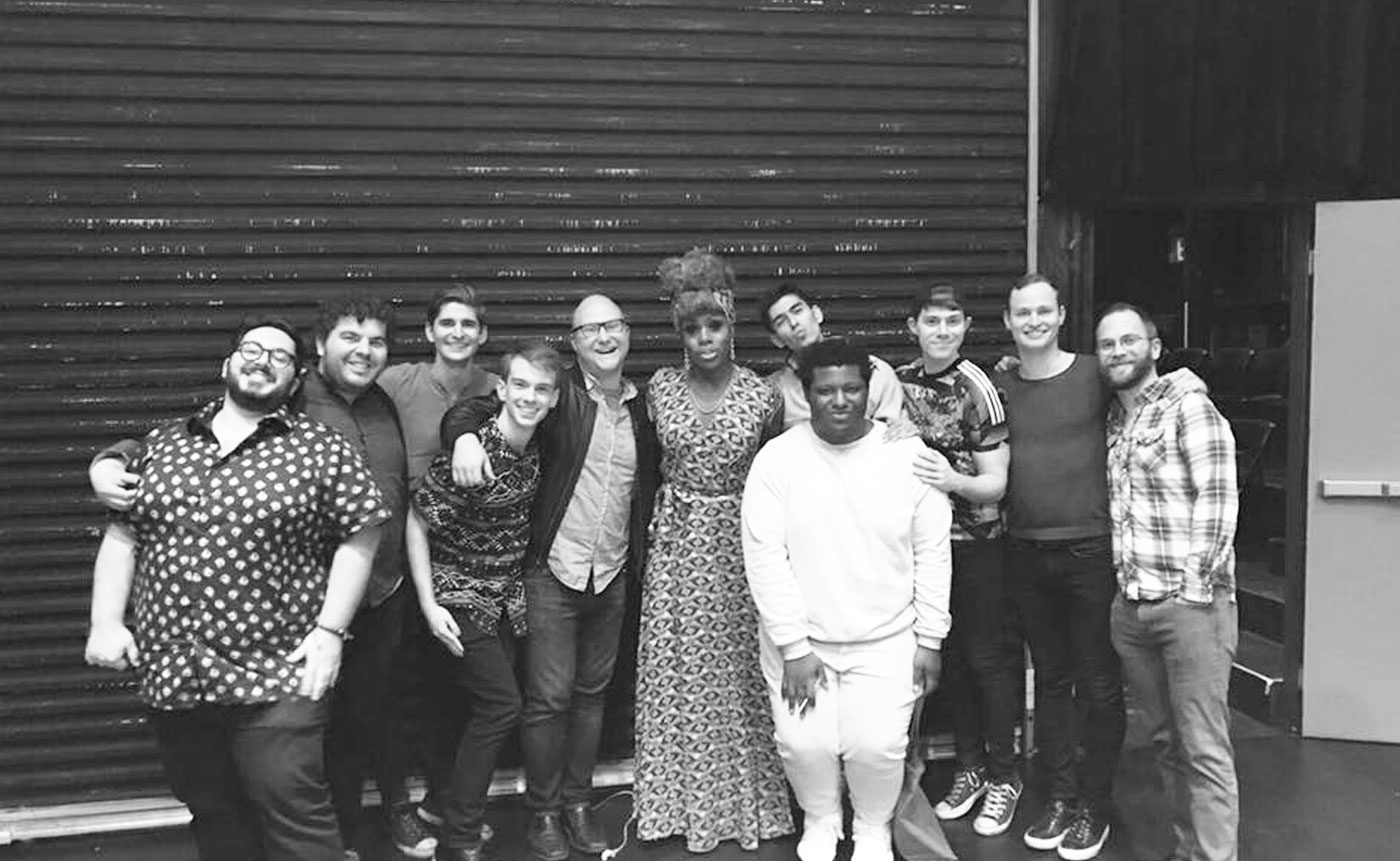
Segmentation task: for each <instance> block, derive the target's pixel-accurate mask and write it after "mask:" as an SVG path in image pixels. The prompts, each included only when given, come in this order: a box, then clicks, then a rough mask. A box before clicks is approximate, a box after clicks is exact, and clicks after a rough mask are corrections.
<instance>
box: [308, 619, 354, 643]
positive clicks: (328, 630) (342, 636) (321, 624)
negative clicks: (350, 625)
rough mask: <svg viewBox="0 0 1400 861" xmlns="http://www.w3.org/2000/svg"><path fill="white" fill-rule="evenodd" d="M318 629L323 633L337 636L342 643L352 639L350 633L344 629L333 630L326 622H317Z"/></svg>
mask: <svg viewBox="0 0 1400 861" xmlns="http://www.w3.org/2000/svg"><path fill="white" fill-rule="evenodd" d="M316 627H317V628H318V629H320V630H322V631H325V632H326V633H327V634H335V635H336V637H337V638H339V639H340V640H341V641H342V642H344V641H346V640H349V639H350V632H349V631H347V630H345V629H344V628H332V627H331V626H330V625H327V624H326V623H324V622H317V623H316Z"/></svg>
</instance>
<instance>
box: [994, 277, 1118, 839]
mask: <svg viewBox="0 0 1400 861" xmlns="http://www.w3.org/2000/svg"><path fill="white" fill-rule="evenodd" d="M1002 319H1003V322H1004V323H1005V324H1006V328H1007V329H1009V330H1010V332H1011V338H1012V340H1013V341H1014V342H1015V344H1016V353H1017V356H1018V357H1019V358H1020V366H1019V367H1017V368H1015V369H1013V370H1011V371H1008V372H1006V373H1003V374H1001V375H999V376H998V377H997V378H996V382H997V385H998V388H999V390H1000V391H1001V392H1002V394H1003V396H1004V399H1005V401H1006V418H1007V428H1008V430H1009V432H1010V444H1011V467H1010V472H1009V477H1008V482H1007V490H1006V500H1007V512H1006V513H1007V530H1008V532H1009V533H1010V535H1011V538H1010V540H1009V542H1008V545H1007V576H1008V578H1009V579H1010V580H1011V581H1012V582H1014V583H1016V584H1017V586H1016V589H1017V593H1018V598H1019V602H1020V608H1021V618H1022V621H1023V622H1024V623H1025V631H1026V640H1027V642H1028V643H1029V644H1030V648H1031V659H1032V661H1033V663H1034V665H1035V687H1036V703H1037V712H1036V721H1037V732H1036V742H1037V746H1038V748H1039V754H1038V756H1037V765H1038V767H1039V771H1040V772H1041V773H1042V774H1044V775H1045V776H1046V777H1047V778H1048V782H1049V787H1048V790H1049V803H1048V804H1047V805H1046V806H1045V808H1044V810H1043V811H1042V812H1041V814H1040V816H1039V817H1038V818H1037V819H1036V820H1035V821H1034V822H1033V823H1031V825H1030V827H1029V828H1027V829H1026V831H1025V834H1024V835H1023V839H1024V840H1025V843H1026V845H1027V846H1029V847H1030V848H1032V849H1039V850H1049V849H1054V850H1056V851H1057V852H1058V854H1059V856H1060V857H1061V858H1064V859H1066V861H1088V859H1090V858H1094V857H1095V856H1097V855H1098V854H1099V851H1100V850H1101V849H1102V848H1103V846H1104V843H1105V842H1106V841H1107V840H1108V834H1109V828H1110V824H1109V823H1110V816H1111V809H1112V802H1113V799H1112V796H1113V775H1114V771H1115V770H1116V769H1117V765H1118V755H1119V753H1120V751H1121V749H1122V746H1123V733H1124V729H1125V727H1126V726H1127V718H1126V715H1125V712H1124V708H1123V682H1122V675H1121V671H1120V669H1119V666H1118V655H1117V654H1115V653H1114V651H1113V642H1112V640H1111V638H1110V637H1109V631H1108V617H1109V609H1110V608H1111V607H1112V605H1113V595H1114V592H1115V591H1116V589H1117V587H1116V585H1115V583H1114V579H1113V555H1112V541H1111V539H1110V537H1109V522H1108V487H1107V482H1106V479H1105V475H1104V464H1105V463H1106V462H1107V452H1106V449H1105V441H1104V415H1105V413H1106V411H1107V408H1108V397H1109V396H1108V392H1107V390H1106V389H1105V388H1104V386H1103V383H1102V382H1101V381H1100V380H1099V373H1098V367H1097V364H1096V363H1095V361H1094V357H1093V356H1082V355H1076V354H1075V353H1071V352H1068V351H1066V350H1064V349H1062V348H1061V347H1060V343H1059V338H1060V328H1061V326H1063V325H1064V322H1065V307H1064V305H1062V304H1060V296H1059V291H1058V290H1056V289H1055V286H1054V285H1053V284H1051V283H1050V281H1049V280H1048V279H1046V278H1045V276H1043V275H1037V274H1031V275H1027V276H1025V277H1024V278H1022V279H1021V280H1020V281H1018V282H1017V283H1016V284H1015V285H1014V286H1013V287H1012V288H1011V290H1010V291H1009V293H1008V295H1007V300H1006V309H1005V310H1004V311H1003V312H1002ZM1077 703H1083V705H1084V710H1083V714H1082V719H1081V715H1080V714H1079V712H1078V710H1077V706H1076V704H1077ZM1080 750H1082V752H1083V755H1082V756H1080V755H1079V751H1080Z"/></svg>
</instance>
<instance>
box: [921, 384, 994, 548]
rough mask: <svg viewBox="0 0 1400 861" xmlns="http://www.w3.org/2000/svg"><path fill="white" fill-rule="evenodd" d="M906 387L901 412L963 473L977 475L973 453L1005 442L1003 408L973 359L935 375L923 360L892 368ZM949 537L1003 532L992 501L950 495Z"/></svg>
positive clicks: (985, 450)
mask: <svg viewBox="0 0 1400 861" xmlns="http://www.w3.org/2000/svg"><path fill="white" fill-rule="evenodd" d="M896 373H897V375H898V376H899V381H900V383H901V384H902V385H903V386H904V414H905V415H906V416H907V417H908V418H909V420H910V421H912V422H913V423H914V426H915V427H917V428H918V429H919V436H920V437H921V438H922V439H923V441H924V443H925V444H926V445H927V446H929V447H930V448H934V449H937V450H938V451H939V452H941V453H942V454H943V456H944V457H946V458H947V459H948V463H949V464H951V465H952V467H953V469H955V470H957V471H958V472H960V473H962V474H963V475H976V474H977V463H976V461H974V460H973V455H974V454H975V453H976V452H988V451H993V450H995V449H996V448H997V446H999V445H1001V444H1002V443H1004V442H1006V436H1007V430H1006V410H1005V408H1004V407H1003V405H1002V402H1001V397H1000V396H999V395H998V394H997V390H996V386H994V385H993V384H992V381H991V378H990V377H988V376H987V373H986V372H985V371H983V370H982V369H981V368H979V367H977V365H976V364H975V363H973V362H972V361H970V360H968V359H965V358H959V359H958V360H957V361H956V362H954V363H953V364H951V365H949V366H948V367H947V368H945V369H944V370H942V371H940V372H938V373H936V374H928V373H925V372H924V364H923V361H922V360H915V361H913V362H910V363H909V364H907V365H903V366H901V367H900V368H899V369H898V371H896ZM949 498H950V499H951V500H952V503H953V530H952V535H953V540H954V541H960V540H961V541H966V540H969V539H972V538H995V537H997V536H998V535H1000V534H1001V532H1002V525H1001V510H1000V507H999V506H998V505H997V504H996V503H995V502H988V503H977V502H969V501H968V500H966V499H964V498H962V497H961V496H958V495H956V494H950V495H949Z"/></svg>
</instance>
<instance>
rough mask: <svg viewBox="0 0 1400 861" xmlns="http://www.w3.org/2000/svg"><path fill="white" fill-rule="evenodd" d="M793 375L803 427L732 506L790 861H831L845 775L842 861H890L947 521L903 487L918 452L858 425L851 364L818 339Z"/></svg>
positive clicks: (941, 508) (936, 496) (926, 496)
mask: <svg viewBox="0 0 1400 861" xmlns="http://www.w3.org/2000/svg"><path fill="white" fill-rule="evenodd" d="M799 376H800V378H801V379H802V383H803V386H804V388H805V389H806V393H807V400H808V402H809V403H810V404H811V406H812V420H811V422H810V423H806V422H804V423H802V424H798V425H795V426H794V427H793V428H791V429H790V430H788V431H787V432H786V433H784V434H782V435H781V436H779V437H778V438H777V439H774V440H773V441H772V442H770V443H768V445H767V446H765V447H764V448H763V449H762V450H761V451H760V452H759V453H758V456H757V457H756V458H755V459H754V462H753V467H752V469H751V470H750V472H749V477H748V482H747V484H746V485H745V488H744V503H743V529H744V536H743V537H744V563H745V566H746V568H747V573H748V580H749V588H750V589H751V590H752V592H753V596H754V601H755V602H756V603H757V605H758V612H759V616H760V618H761V621H762V625H761V637H760V647H761V650H762V661H763V670H764V677H765V679H767V682H768V688H769V692H770V699H771V701H772V705H773V722H774V726H775V729H776V731H777V737H778V748H779V752H780V753H781V754H782V757H783V766H784V768H785V770H786V771H787V777H788V781H789V782H790V783H791V784H792V788H793V792H794V794H795V795H796V796H797V802H798V804H799V805H801V807H802V810H803V812H804V813H805V824H804V827H803V833H802V839H801V841H800V842H799V843H798V846H797V854H798V857H799V858H800V859H801V861H831V859H832V858H834V857H835V855H836V844H837V842H838V841H839V840H840V838H841V783H842V772H843V768H844V774H845V783H846V785H847V786H848V787H849V789H850V793H851V807H852V809H853V810H854V812H855V818H854V826H853V828H852V836H853V838H854V841H855V847H854V852H853V854H852V856H851V857H852V861H890V859H892V857H893V853H892V849H891V846H890V821H891V819H892V818H893V816H894V808H895V803H896V801H897V800H898V798H899V790H900V785H901V783H902V782H903V776H904V753H905V747H906V745H907V743H908V729H909V718H910V714H911V713H912V710H913V707H914V703H915V701H916V700H917V699H918V697H920V696H922V695H923V694H926V693H928V692H930V691H932V690H933V689H934V688H935V687H936V686H937V685H938V676H939V672H940V669H941V666H942V664H941V660H940V656H939V648H940V646H941V645H942V642H943V637H944V636H945V635H946V634H947V633H948V623H949V617H948V592H949V578H950V573H951V567H952V566H951V551H950V545H949V526H950V522H951V517H952V515H951V508H950V506H949V503H948V498H947V497H946V496H945V495H944V494H943V493H942V492H941V491H938V490H936V489H934V488H931V487H929V486H928V485H925V484H924V483H923V482H921V481H919V480H918V479H917V478H916V477H915V476H914V472H913V464H914V459H915V456H916V455H917V454H918V453H919V451H920V450H921V449H922V448H923V443H922V442H920V441H919V440H918V439H917V438H909V439H902V440H898V441H887V440H886V434H885V431H884V429H883V428H882V426H880V425H878V424H876V423H873V422H871V421H870V420H869V419H867V418H866V417H865V402H866V398H867V396H868V393H869V384H870V361H869V356H868V355H867V354H866V353H865V352H864V351H863V350H859V349H856V348H854V347H852V346H851V345H849V344H847V343H846V342H844V341H841V340H839V339H828V340H824V341H822V342H821V343H819V344H816V345H813V346H812V347H809V348H807V349H806V350H805V351H804V352H803V355H802V357H801V361H800V364H799Z"/></svg>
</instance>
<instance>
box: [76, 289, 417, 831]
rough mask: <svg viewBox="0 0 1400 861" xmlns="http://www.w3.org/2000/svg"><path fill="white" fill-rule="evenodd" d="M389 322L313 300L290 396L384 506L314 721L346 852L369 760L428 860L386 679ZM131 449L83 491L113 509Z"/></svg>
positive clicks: (393, 452) (396, 643)
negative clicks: (339, 446)
mask: <svg viewBox="0 0 1400 861" xmlns="http://www.w3.org/2000/svg"><path fill="white" fill-rule="evenodd" d="M393 328H394V314H393V305H392V304H390V303H389V302H388V301H387V300H379V299H374V298H372V297H370V296H368V295H365V294H362V293H346V294H341V295H339V296H336V297H333V298H331V299H329V300H327V301H325V302H322V303H321V305H320V306H318V308H317V317H316V352H317V363H316V366H315V367H314V368H312V369H311V370H310V371H309V372H308V373H307V374H306V375H305V377H304V378H303V379H302V381H301V387H300V389H299V390H298V391H297V392H296V393H295V395H294V396H293V397H292V401H291V403H292V407H293V409H295V410H296V411H297V412H302V413H305V414H306V415H307V416H308V417H309V418H311V419H313V420H315V421H318V422H321V423H323V424H326V425H329V426H330V427H332V428H334V429H335V430H337V431H339V432H340V433H341V434H343V435H344V436H345V438H346V440H348V441H349V442H350V443H351V445H352V446H353V447H354V448H355V449H356V450H357V451H358V452H359V453H360V455H361V456H362V457H363V458H364V460H365V463H366V465H367V466H368V467H369V470H370V474H371V475H372V476H373V477H374V481H375V484H376V486H377V487H378V488H379V491H380V493H381V494H382V496H383V498H384V503H385V509H386V510H387V511H388V512H389V515H390V516H389V519H388V520H387V521H386V522H385V524H384V526H383V529H382V536H381V541H380V544H379V550H378V552H377V553H376V554H375V558H374V565H373V568H372V569H371V573H370V580H369V585H368V587H367V588H366V590H365V594H364V599H363V601H362V603H361V606H360V608H359V611H358V612H357V613H356V614H355V620H354V623H353V624H352V625H351V626H350V635H351V636H350V639H349V642H348V643H347V645H346V648H345V655H344V666H343V671H342V673H341V676H340V682H339V684H338V685H337V687H336V695H335V700H334V704H333V706H332V710H331V714H330V723H329V725H328V727H327V729H326V773H327V778H328V779H329V781H330V789H331V799H332V801H333V802H334V804H335V809H336V817H337V820H338V822H339V823H340V830H341V836H342V839H343V841H344V843H345V845H346V847H347V850H348V851H347V853H346V854H347V857H350V858H353V857H355V854H356V852H357V851H358V850H357V849H355V848H354V847H355V846H356V844H357V843H358V842H359V840H358V831H359V825H360V805H361V797H362V795H363V792H364V779H365V776H366V774H367V773H370V771H371V766H372V767H373V775H374V777H375V782H376V783H377V785H378V786H379V792H380V796H381V799H382V804H381V809H382V811H383V813H384V819H385V828H386V830H387V831H388V833H389V837H390V840H391V841H392V842H393V843H394V845H395V846H396V847H397V848H398V849H399V850H400V851H401V852H403V853H404V854H406V855H409V856H411V857H414V858H431V857H432V855H433V852H434V850H435V849H436V848H437V839H436V838H435V837H433V836H432V834H431V833H429V832H428V830H427V828H426V827H425V826H424V824H423V823H422V822H421V821H419V819H418V818H417V817H416V816H415V815H414V812H413V805H412V804H411V802H410V801H409V793H408V785H407V777H408V771H409V765H408V753H407V745H406V738H405V727H404V723H405V721H404V715H403V709H402V692H401V691H398V690H396V689H395V688H394V686H393V685H392V680H393V677H394V673H393V670H394V667H395V656H396V655H397V653H398V651H399V649H400V647H401V643H402V640H403V629H404V620H405V618H406V613H407V612H408V611H409V610H410V609H411V605H412V598H411V597H410V593H411V592H412V590H411V589H410V588H409V587H407V586H405V585H404V583H405V580H406V577H405V574H406V572H407V562H406V560H405V557H404V548H403V534H404V518H405V514H406V510H407V496H408V491H407V476H406V466H407V460H406V455H405V447H404V437H403V434H402V432H401V431H400V425H399V419H398V416H397V415H396V414H395V410H394V404H393V402H392V401H391V400H390V399H389V396H388V395H387V394H386V393H385V392H384V391H383V390H382V389H381V388H380V387H379V385H378V384H377V380H378V379H379V376H380V374H381V372H382V371H383V370H384V368H385V365H386V364H387V362H388V357H389V340H390V333H391V332H392V331H393ZM139 453H140V444H139V442H137V441H124V442H122V443H118V444H116V445H114V446H112V447H111V448H109V449H107V450H105V451H103V452H101V453H100V454H99V455H98V457H97V458H96V459H95V460H94V462H93V466H92V469H91V470H90V473H91V477H92V482H93V489H94V490H95V491H96V492H97V495H98V497H99V498H100V499H101V500H102V501H103V502H105V503H107V504H108V505H109V506H110V507H112V508H115V509H117V510H121V509H122V508H123V507H124V506H126V505H129V504H130V501H131V499H132V498H133V495H134V492H135V491H134V488H135V487H136V486H137V481H138V480H139V476H138V475H137V474H136V473H137V472H138V470H135V469H132V470H131V471H130V472H129V473H128V472H127V467H126V466H125V464H124V461H127V460H132V459H134V458H135V457H136V456H137V455H139ZM124 487H125V488H126V489H125V490H124V491H123V488H124ZM361 848H363V847H361Z"/></svg>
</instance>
